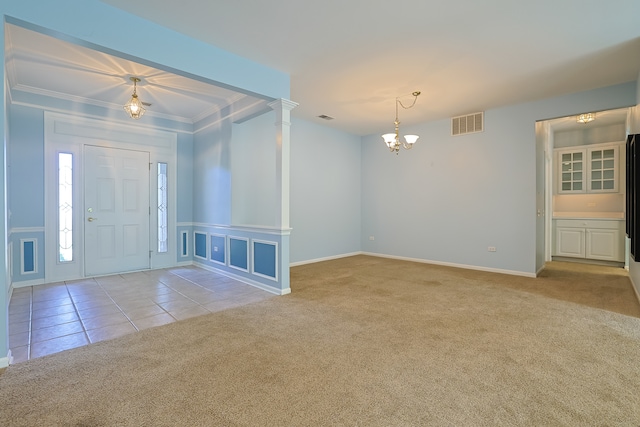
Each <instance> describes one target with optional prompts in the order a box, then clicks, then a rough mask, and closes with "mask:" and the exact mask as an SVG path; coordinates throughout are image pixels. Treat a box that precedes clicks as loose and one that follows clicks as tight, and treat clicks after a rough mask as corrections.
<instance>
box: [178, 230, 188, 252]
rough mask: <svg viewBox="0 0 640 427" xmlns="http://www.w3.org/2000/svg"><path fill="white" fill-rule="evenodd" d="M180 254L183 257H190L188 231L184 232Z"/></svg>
mask: <svg viewBox="0 0 640 427" xmlns="http://www.w3.org/2000/svg"><path fill="white" fill-rule="evenodd" d="M180 254H181V255H182V256H183V257H186V256H187V255H189V234H188V233H187V232H186V231H183V232H182V246H181V247H180Z"/></svg>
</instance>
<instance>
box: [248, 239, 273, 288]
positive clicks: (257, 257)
mask: <svg viewBox="0 0 640 427" xmlns="http://www.w3.org/2000/svg"><path fill="white" fill-rule="evenodd" d="M277 265H278V247H277V243H273V242H265V241H260V240H253V273H254V274H257V275H261V276H266V277H268V278H271V279H274V280H278V273H277V267H276V266H277Z"/></svg>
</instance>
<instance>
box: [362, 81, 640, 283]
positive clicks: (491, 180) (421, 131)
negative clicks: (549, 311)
mask: <svg viewBox="0 0 640 427" xmlns="http://www.w3.org/2000/svg"><path fill="white" fill-rule="evenodd" d="M635 93H636V87H635V82H632V83H629V84H624V85H617V86H613V87H609V88H603V89H598V90H593V91H588V92H582V93H578V94H573V95H567V96H562V97H557V98H553V99H546V100H541V101H537V102H532V103H526V104H519V105H513V106H508V107H504V108H498V109H493V110H488V111H486V112H485V131H484V132H482V133H476V134H469V135H463V136H457V137H452V136H451V135H450V127H449V125H450V120H448V119H447V120H441V121H437V122H432V123H425V124H422V125H419V126H413V127H405V128H404V132H406V133H416V134H418V135H420V139H419V141H418V143H417V144H416V147H415V148H414V149H413V150H412V151H410V152H409V151H402V152H401V153H400V154H399V155H397V156H396V155H395V154H390V153H389V152H388V151H387V150H385V148H384V145H383V143H382V140H381V138H380V136H378V135H371V136H368V137H365V138H363V146H362V212H363V215H362V249H363V251H365V252H373V253H378V254H383V255H391V256H398V257H406V258H416V259H421V260H428V261H435V262H440V263H450V264H455V265H468V266H473V267H482V268H486V269H495V270H503V271H508V272H515V273H523V274H535V272H536V256H535V255H536V244H537V241H536V139H535V122H536V120H541V119H547V118H553V117H561V116H567V115H571V114H576V113H578V112H580V111H588V110H605V109H612V108H619V107H627V106H630V105H633V104H634V102H635ZM369 236H374V239H375V240H369ZM488 246H495V247H496V248H497V252H488V251H487V247H488Z"/></svg>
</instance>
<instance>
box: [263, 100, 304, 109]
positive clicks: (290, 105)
mask: <svg viewBox="0 0 640 427" xmlns="http://www.w3.org/2000/svg"><path fill="white" fill-rule="evenodd" d="M268 105H269V107H271V108H272V109H274V110H278V109H279V110H286V111H291V110H293V109H294V108H296V107H297V106H298V105H299V104H298V103H297V102H293V101H289V100H288V99H284V98H280V99H276V100H275V101H271V102H270V103H269V104H268Z"/></svg>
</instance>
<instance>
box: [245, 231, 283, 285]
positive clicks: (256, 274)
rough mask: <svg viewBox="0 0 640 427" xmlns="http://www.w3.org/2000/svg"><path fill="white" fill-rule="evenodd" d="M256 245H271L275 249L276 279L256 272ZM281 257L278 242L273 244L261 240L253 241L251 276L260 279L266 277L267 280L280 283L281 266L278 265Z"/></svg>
mask: <svg viewBox="0 0 640 427" xmlns="http://www.w3.org/2000/svg"><path fill="white" fill-rule="evenodd" d="M254 243H262V244H263V245H271V246H273V247H274V248H275V255H276V257H275V260H274V263H275V265H274V267H275V274H276V275H275V277H271V276H267V275H266V274H262V273H257V272H256V248H255V246H254ZM279 258H280V257H279V256H278V242H271V241H268V240H260V239H251V274H253V275H255V276H258V277H264V278H265V279H268V280H273V281H274V282H277V281H278V276H279V275H278V270H279V268H278V266H279V265H280V264H279V263H278V259H279Z"/></svg>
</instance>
